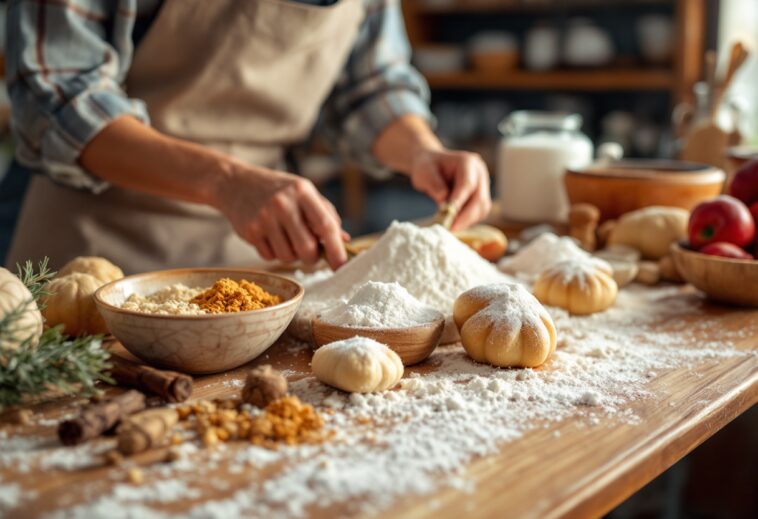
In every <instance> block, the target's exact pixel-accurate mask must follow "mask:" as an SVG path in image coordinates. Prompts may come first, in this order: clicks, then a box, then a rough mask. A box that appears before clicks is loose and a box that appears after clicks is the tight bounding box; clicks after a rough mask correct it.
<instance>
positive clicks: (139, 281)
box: [95, 269, 304, 374]
mask: <svg viewBox="0 0 758 519" xmlns="http://www.w3.org/2000/svg"><path fill="white" fill-rule="evenodd" d="M224 277H228V278H231V279H234V280H237V281H239V280H241V279H247V280H248V281H252V282H254V283H257V284H258V285H260V286H261V287H262V288H263V289H264V290H266V291H268V292H270V293H272V294H276V295H279V296H281V298H282V300H283V301H284V302H282V303H280V304H278V305H275V306H270V307H268V308H262V309H260V310H251V311H248V312H237V313H226V314H212V315H157V314H148V313H143V312H136V311H132V310H125V309H123V308H121V307H120V306H121V304H123V302H124V301H125V300H126V299H127V298H128V297H129V296H130V295H132V294H140V295H149V294H151V293H153V292H155V291H157V290H160V289H161V288H164V287H167V286H171V285H174V284H176V283H182V284H183V285H186V286H188V287H209V286H211V285H213V283H214V282H215V281H217V280H218V279H221V278H224ZM303 293H304V290H303V287H302V286H300V284H299V283H297V282H295V281H292V280H291V279H288V278H286V277H283V276H279V275H276V274H270V273H268V272H260V271H256V270H245V269H178V270H164V271H158V272H151V273H147V274H138V275H135V276H128V277H125V278H123V279H119V280H117V281H113V282H111V283H108V284H107V285H105V286H103V287H101V288H100V289H99V290H98V291H97V292H95V302H96V303H97V307H98V309H99V310H100V313H101V314H102V315H103V318H104V319H105V323H106V324H107V325H108V329H109V330H110V331H111V333H112V334H113V335H114V336H115V337H116V338H117V339H118V340H119V341H121V343H122V344H123V345H124V346H125V347H126V349H127V350H129V351H130V352H131V353H133V354H134V355H136V356H137V357H139V358H140V359H142V360H144V361H145V362H149V363H151V364H154V365H156V366H162V367H167V368H171V369H176V370H179V371H184V372H186V373H194V374H201V373H215V372H218V371H224V370H228V369H232V368H236V367H237V366H240V365H242V364H244V363H246V362H249V361H251V360H253V359H254V358H256V357H257V356H258V355H260V354H261V353H263V352H264V351H266V349H267V348H268V347H269V346H271V345H272V344H273V343H274V341H276V340H277V339H278V338H279V337H280V336H281V335H282V333H284V330H285V329H286V328H287V326H288V325H289V323H290V321H291V320H292V317H293V316H294V315H295V312H296V311H297V308H298V306H300V301H301V300H302V299H303Z"/></svg>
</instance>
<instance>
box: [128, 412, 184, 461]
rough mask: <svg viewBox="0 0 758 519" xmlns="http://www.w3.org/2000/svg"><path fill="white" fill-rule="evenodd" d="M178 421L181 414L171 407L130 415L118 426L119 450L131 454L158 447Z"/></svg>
mask: <svg viewBox="0 0 758 519" xmlns="http://www.w3.org/2000/svg"><path fill="white" fill-rule="evenodd" d="M178 421H179V414H178V413H177V412H176V410H175V409H171V408H169V407H162V408H159V409H149V410H147V411H142V412H141V413H137V414H135V415H133V416H130V417H129V418H128V419H127V420H125V421H124V422H122V423H121V425H119V427H118V443H117V446H118V447H117V448H118V451H119V452H120V453H121V454H126V455H131V454H136V453H138V452H144V451H146V450H148V449H151V448H153V447H157V446H158V445H160V443H161V442H162V441H163V439H164V438H165V437H166V435H167V434H168V433H169V431H171V428H172V427H174V425H176V423H177V422H178Z"/></svg>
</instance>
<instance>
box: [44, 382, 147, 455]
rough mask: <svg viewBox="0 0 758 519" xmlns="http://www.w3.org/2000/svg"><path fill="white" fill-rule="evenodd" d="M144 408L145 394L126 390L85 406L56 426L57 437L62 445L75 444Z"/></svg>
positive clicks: (94, 435) (92, 436)
mask: <svg viewBox="0 0 758 519" xmlns="http://www.w3.org/2000/svg"><path fill="white" fill-rule="evenodd" d="M144 408H145V395H143V394H142V393H140V392H139V391H133V390H132V391H127V392H126V393H122V394H120V395H118V396H116V397H113V398H111V399H110V400H106V401H105V402H101V403H98V404H92V405H89V406H87V407H85V408H84V409H83V410H82V412H81V414H80V415H79V416H77V417H76V418H73V419H71V420H66V421H65V422H61V424H60V425H59V426H58V438H60V440H61V443H63V445H76V444H78V443H81V442H83V441H85V440H89V439H90V438H95V437H96V436H100V435H101V434H102V433H104V432H105V431H107V430H109V429H111V428H112V427H113V426H114V425H116V424H117V423H118V422H119V421H121V420H122V419H123V418H124V417H125V416H128V415H130V414H132V413H136V412H137V411H141V410H142V409H144Z"/></svg>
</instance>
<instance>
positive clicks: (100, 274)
mask: <svg viewBox="0 0 758 519" xmlns="http://www.w3.org/2000/svg"><path fill="white" fill-rule="evenodd" d="M75 272H79V273H81V274H90V275H92V276H94V277H95V278H96V279H98V280H100V282H101V283H102V284H105V283H110V282H111V281H115V280H117V279H121V278H122V277H124V272H123V271H122V270H121V269H120V268H118V267H117V266H116V265H114V264H113V263H111V262H110V261H108V260H107V259H105V258H101V257H99V256H79V257H78V258H74V259H72V260H71V261H69V262H68V263H66V264H65V265H64V266H63V268H62V269H60V270H59V271H58V276H57V277H59V278H62V277H64V276H68V275H69V274H73V273H75Z"/></svg>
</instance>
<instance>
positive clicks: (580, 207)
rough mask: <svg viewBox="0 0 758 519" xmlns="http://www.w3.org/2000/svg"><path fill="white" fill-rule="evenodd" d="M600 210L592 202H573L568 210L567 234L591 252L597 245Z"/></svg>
mask: <svg viewBox="0 0 758 519" xmlns="http://www.w3.org/2000/svg"><path fill="white" fill-rule="evenodd" d="M599 221H600V210H599V209H598V208H597V207H595V206H594V205H592V204H574V205H572V206H571V209H570V210H569V235H570V236H571V237H572V238H574V239H575V240H577V241H578V242H579V245H581V247H582V248H583V249H584V250H586V251H589V252H592V251H594V250H595V248H596V247H597V237H596V236H595V231H596V230H597V225H598V222H599Z"/></svg>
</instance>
